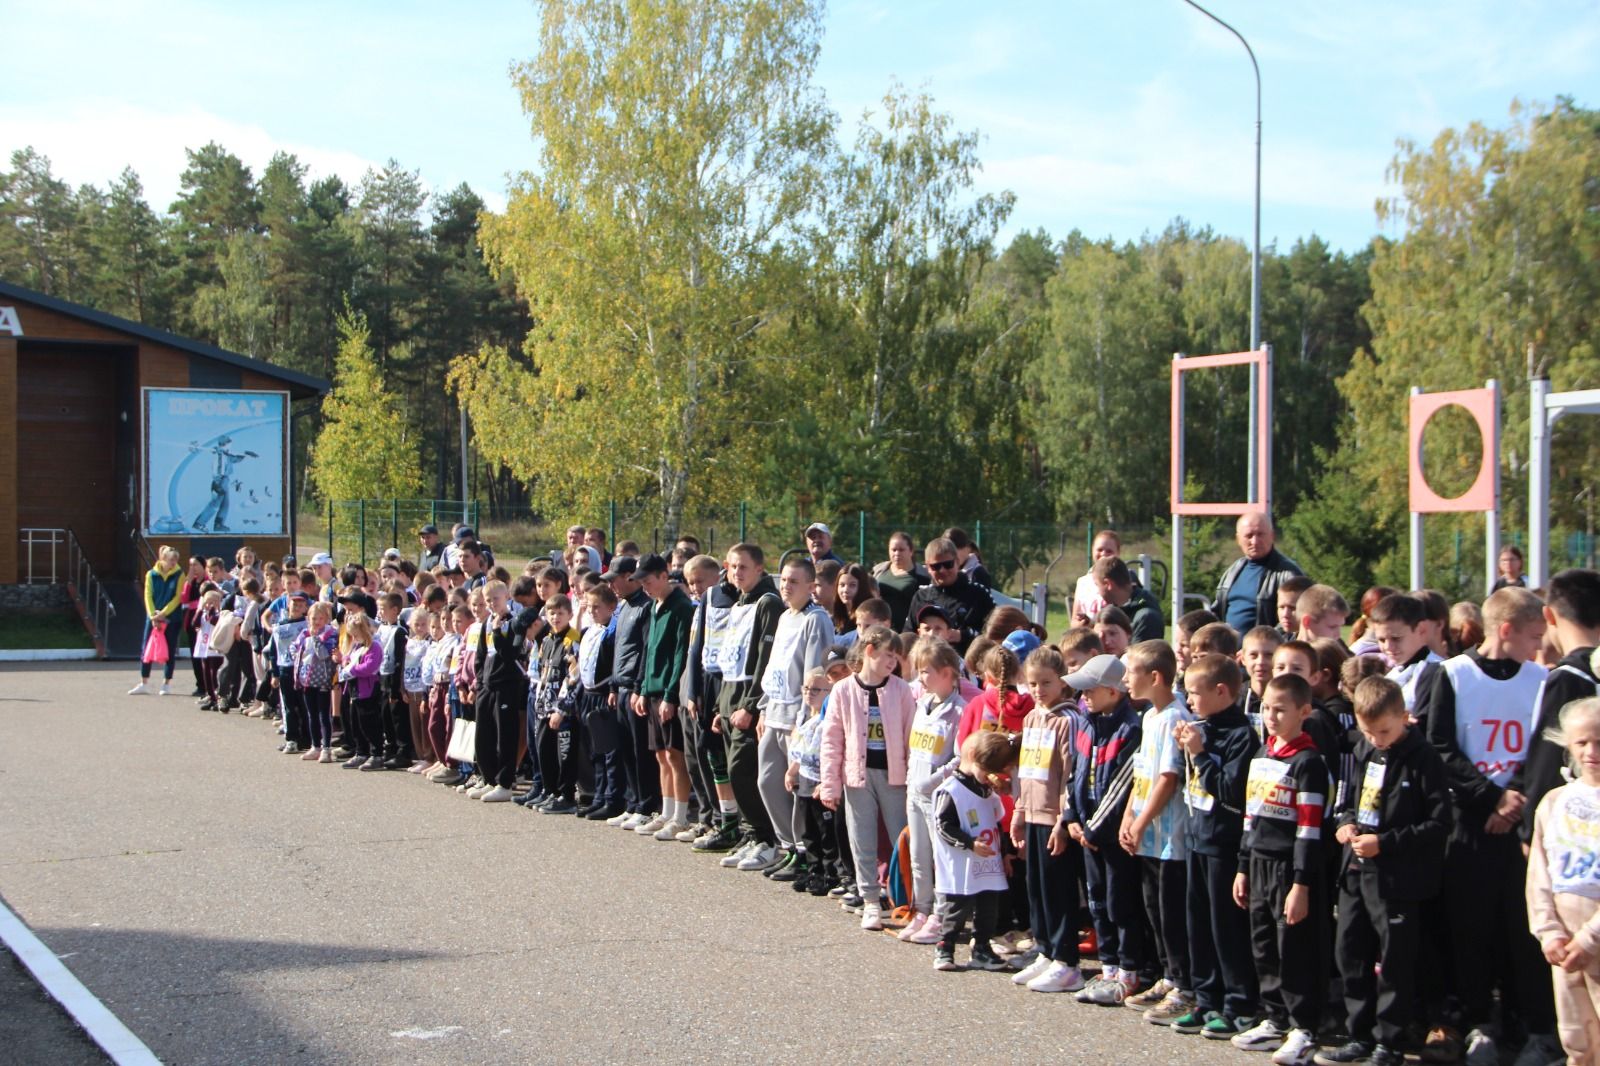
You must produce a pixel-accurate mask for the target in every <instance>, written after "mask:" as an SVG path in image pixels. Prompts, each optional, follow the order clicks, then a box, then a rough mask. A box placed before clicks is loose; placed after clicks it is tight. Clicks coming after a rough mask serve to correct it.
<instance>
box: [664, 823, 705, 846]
mask: <svg viewBox="0 0 1600 1066" xmlns="http://www.w3.org/2000/svg"><path fill="white" fill-rule="evenodd" d="M708 832H710V830H708V829H707V828H706V827H705V825H704V824H701V825H691V826H687V827H686V828H684V830H683V831H682V832H680V833H679V834H678V835H677V836H675V837H673V838H672V839H674V840H676V841H677V842H678V843H680V844H693V843H694V842H695V841H697V840H699V839H700V838H701V837H703V836H705V835H706V833H708Z"/></svg>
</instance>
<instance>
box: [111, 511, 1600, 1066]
mask: <svg viewBox="0 0 1600 1066" xmlns="http://www.w3.org/2000/svg"><path fill="white" fill-rule="evenodd" d="M817 529H821V530H822V531H823V532H824V533H826V527H825V526H814V527H812V528H811V529H809V530H808V531H807V537H808V541H812V533H813V530H817ZM953 532H959V531H953ZM423 533H424V534H432V535H433V539H434V541H436V540H437V531H436V530H433V529H432V527H428V528H426V529H425V530H424V531H423ZM458 533H459V531H458ZM909 544H910V539H909V538H908V537H906V536H905V535H904V534H896V535H895V537H894V538H892V539H891V542H890V545H891V550H892V551H893V552H898V554H895V555H894V556H893V557H892V560H891V563H889V564H884V565H883V566H880V567H879V568H878V572H879V573H880V574H888V575H890V576H891V577H894V576H897V575H899V576H904V575H909V574H918V573H920V574H921V575H922V579H921V580H922V584H921V585H920V586H917V585H915V584H914V583H908V582H905V581H901V582H899V584H898V585H897V587H896V592H895V596H894V601H895V602H894V603H893V604H891V603H890V602H888V601H887V600H885V599H884V598H881V597H880V596H879V595H878V586H877V583H876V580H875V577H874V574H873V573H872V572H871V571H868V570H867V569H865V568H863V567H860V566H842V565H840V563H839V561H838V560H837V559H836V558H835V557H833V556H832V555H831V551H829V550H828V545H826V544H823V545H822V548H823V550H822V551H820V552H818V551H816V544H815V543H814V542H813V543H812V548H813V551H812V553H811V554H798V553H795V554H791V555H786V556H785V557H784V559H783V560H782V561H781V563H780V565H778V566H776V568H775V569H776V573H775V574H774V573H769V572H768V559H767V556H766V554H765V553H764V552H763V550H762V549H761V548H760V547H759V546H758V545H755V544H736V545H734V546H733V547H732V548H730V549H728V551H727V552H726V553H725V555H724V557H723V558H721V559H717V558H713V557H711V556H709V555H706V554H703V553H701V552H700V550H699V545H698V543H697V542H695V541H694V540H693V538H684V540H682V541H680V542H679V543H678V545H677V546H676V547H675V548H674V550H673V551H672V553H671V555H670V556H669V557H663V556H661V555H657V554H645V553H640V552H639V551H638V550H637V548H636V546H634V545H633V544H631V543H629V542H624V543H623V544H621V545H618V550H617V552H616V554H615V555H612V554H611V553H610V552H608V551H607V550H606V546H605V540H604V537H603V535H601V531H599V530H593V529H587V530H586V529H584V528H583V527H574V528H573V529H571V530H569V531H568V543H567V547H566V550H565V551H564V552H559V553H552V556H551V558H550V559H548V560H546V559H539V560H535V561H534V562H533V563H530V564H529V565H528V566H527V567H526V568H525V569H524V570H523V571H522V572H521V573H520V574H515V575H513V574H512V573H511V572H509V571H508V570H507V569H506V568H505V567H503V566H500V565H497V564H496V563H495V561H494V558H493V555H492V553H491V552H489V550H488V549H487V548H486V547H485V546H484V545H482V544H480V543H478V542H477V540H476V539H475V538H474V537H473V535H472V533H471V531H470V530H467V531H465V534H464V535H458V536H457V537H456V538H454V539H453V540H452V542H451V543H450V544H448V545H445V546H444V547H443V548H442V550H441V549H438V548H437V547H436V546H435V544H434V543H430V541H429V540H428V539H427V537H425V539H424V546H425V549H426V551H425V555H424V561H425V562H429V563H431V565H430V566H429V567H428V568H426V569H419V568H418V567H417V566H416V565H415V564H413V563H412V562H411V561H410V560H408V559H404V558H402V557H401V555H400V553H399V552H398V551H397V550H394V549H391V550H390V551H389V552H386V553H385V556H384V558H383V559H382V560H381V561H380V563H379V565H378V567H377V569H376V570H372V571H369V570H368V569H367V568H366V567H365V566H363V565H361V564H350V565H347V566H345V567H344V568H343V569H342V570H336V569H335V567H334V564H333V560H332V559H331V558H329V557H328V556H327V555H325V554H323V555H318V556H316V557H314V558H313V559H312V560H311V562H310V565H309V566H306V567H304V568H300V567H297V566H295V565H293V563H292V561H289V560H286V561H285V563H284V564H282V565H279V564H274V563H267V564H265V565H263V564H261V563H260V562H259V561H258V560H257V559H256V558H255V557H254V555H253V554H251V553H250V552H249V550H248V549H243V550H241V551H240V553H239V555H238V557H237V558H236V559H235V560H234V561H233V565H232V566H231V567H230V566H229V565H228V564H227V563H226V562H225V561H224V560H222V559H216V558H213V559H192V560H190V562H189V569H188V573H187V575H185V574H184V572H183V571H182V569H181V568H180V566H179V564H178V557H177V555H176V553H174V552H172V551H171V549H168V548H163V549H162V550H161V553H160V558H159V559H158V561H157V563H156V565H155V566H154V567H152V569H151V571H150V574H149V575H148V577H147V580H146V596H145V606H146V610H147V615H148V619H149V624H148V625H147V629H146V654H145V656H144V661H143V663H142V665H141V679H140V682H139V684H138V685H136V686H135V687H134V689H133V693H134V694H141V693H145V692H148V691H149V685H150V684H151V682H150V680H149V677H150V674H151V671H152V668H153V666H155V665H157V664H161V663H164V664H165V665H164V671H163V672H164V681H163V683H162V685H161V689H160V691H161V692H162V693H166V692H169V691H170V681H171V677H172V673H173V663H174V661H175V660H176V658H177V655H176V649H177V648H178V647H180V645H179V644H178V641H179V640H180V639H181V640H182V641H183V642H184V643H183V644H182V645H181V646H184V647H187V648H189V649H190V650H191V652H192V662H193V669H194V671H195V675H194V676H195V686H196V687H195V692H196V695H197V696H198V698H199V700H200V707H201V708H202V709H205V710H214V711H219V712H222V713H229V712H231V711H235V710H240V711H242V712H243V713H244V714H246V715H249V716H252V717H266V718H271V719H274V720H276V721H277V722H278V732H279V733H280V734H281V737H282V739H281V743H280V750H281V751H283V752H284V753H285V754H289V755H298V756H299V757H300V759H302V760H304V761H308V762H319V763H335V762H337V763H339V764H340V765H341V766H343V767H344V768H345V769H351V770H357V771H363V772H372V771H383V770H392V771H407V772H410V773H413V774H416V775H418V776H419V777H422V778H424V779H426V780H429V781H432V782H436V783H438V784H440V785H443V786H445V787H448V788H451V789H453V790H455V791H456V792H458V793H460V794H461V795H463V796H465V797H467V798H470V799H473V800H477V801H481V802H484V803H502V802H505V803H514V804H516V805H518V806H521V807H524V808H526V809H528V810H530V811H536V812H539V813H541V814H547V815H566V816H569V817H572V816H576V817H578V818H581V819H585V820H587V821H590V822H593V823H595V824H596V825H597V826H609V827H616V828H620V829H622V830H625V831H632V832H633V833H634V834H636V835H639V836H648V837H650V838H653V839H654V840H656V841H661V842H682V843H684V844H686V845H688V846H689V847H690V848H691V849H692V850H693V851H695V852H699V853H706V854H712V855H715V856H718V857H719V861H720V864H721V866H723V867H727V868H731V869H734V870H738V871H746V872H759V873H762V874H763V875H764V876H765V877H766V878H767V879H769V880H771V881H772V882H774V883H778V884H788V885H790V886H791V887H792V888H793V890H794V891H795V892H800V893H809V894H810V895H812V896H816V897H832V898H834V899H837V900H838V901H839V902H840V905H841V906H842V907H843V909H844V910H846V911H848V912H851V913H852V914H853V915H855V916H857V920H858V921H859V925H860V927H861V928H862V929H865V930H885V929H887V930H889V931H891V932H892V934H893V936H894V937H895V938H896V939H897V940H899V941H900V942H902V943H906V944H920V945H927V946H930V947H932V948H933V961H934V965H935V967H936V968H937V969H939V970H953V969H962V968H965V969H979V970H994V971H1005V972H1006V973H1008V974H1009V975H1010V979H1011V981H1012V982H1014V983H1015V984H1017V985H1018V986H1021V987H1023V988H1025V989H1027V990H1029V991H1033V992H1039V993H1058V994H1061V993H1065V994H1068V995H1070V996H1071V997H1072V998H1073V999H1075V1000H1076V1001H1078V1002H1082V1003H1087V1004H1096V1005H1101V1006H1119V1005H1120V1006H1124V1007H1128V1008H1133V1009H1135V1010H1137V1011H1139V1012H1140V1014H1141V1015H1142V1017H1143V1018H1144V1019H1145V1020H1146V1021H1148V1022H1150V1023H1152V1024H1155V1025H1159V1026H1164V1027H1167V1028H1169V1029H1170V1030H1171V1031H1173V1032H1174V1033H1176V1034H1199V1035H1202V1036H1204V1037H1207V1038H1211V1039H1217V1040H1228V1041H1231V1042H1232V1044H1233V1045H1234V1046H1235V1047H1237V1048H1239V1049H1241V1050H1244V1051H1254V1052H1265V1053H1270V1055H1271V1060H1272V1062H1274V1063H1277V1064H1280V1066H1297V1064H1303V1063H1310V1062H1313V1061H1315V1062H1317V1063H1321V1064H1325V1066H1331V1064H1342V1063H1374V1064H1378V1066H1388V1064H1398V1063H1401V1062H1402V1061H1403V1056H1404V1054H1406V1053H1407V1052H1408V1051H1409V1052H1416V1053H1419V1054H1420V1055H1421V1057H1422V1059H1423V1061H1426V1062H1449V1061H1456V1060H1464V1061H1466V1062H1468V1063H1470V1064H1472V1066H1486V1064H1489V1063H1499V1062H1501V1055H1502V1053H1503V1052H1504V1053H1505V1054H1506V1055H1507V1056H1510V1054H1511V1052H1512V1051H1518V1053H1517V1055H1516V1056H1515V1061H1516V1062H1517V1063H1518V1064H1519V1066H1543V1064H1546V1063H1555V1062H1568V1063H1574V1064H1577V1063H1585V1064H1597V1063H1600V698H1596V697H1597V693H1600V685H1597V682H1596V663H1595V661H1594V660H1595V645H1596V644H1597V643H1600V574H1597V573H1596V572H1594V571H1588V570H1567V571H1563V572H1561V573H1559V574H1557V575H1555V576H1554V577H1553V578H1552V579H1551V580H1550V582H1549V584H1548V586H1547V587H1546V588H1544V589H1541V590H1529V589H1527V588H1525V587H1522V586H1521V585H1520V584H1518V583H1516V582H1514V581H1508V582H1506V583H1505V585H1504V587H1500V588H1498V589H1497V590H1496V591H1494V592H1493V593H1492V594H1491V595H1490V596H1489V597H1488V598H1487V599H1486V600H1485V601H1484V602H1483V603H1482V605H1481V607H1480V606H1479V605H1475V604H1456V605H1454V607H1452V606H1451V605H1450V604H1449V603H1448V602H1447V601H1446V600H1445V599H1444V598H1443V597H1442V596H1440V595H1438V594H1437V593H1434V592H1429V591H1423V590H1418V591H1413V592H1407V591H1400V590H1395V589H1387V588H1376V589H1371V590H1367V591H1366V594H1365V595H1363V596H1362V597H1361V600H1360V608H1359V616H1358V617H1357V618H1356V619H1355V624H1354V627H1353V629H1352V630H1351V632H1350V634H1349V644H1348V645H1347V644H1346V643H1345V640H1346V637H1345V631H1344V626H1345V624H1346V622H1347V620H1348V615H1349V614H1350V613H1351V612H1350V610H1349V608H1348V606H1347V603H1346V601H1345V599H1344V597H1343V596H1342V595H1341V594H1340V593H1339V592H1338V591H1337V590H1335V589H1333V588H1330V587H1328V586H1325V585H1317V584H1313V583H1312V582H1310V581H1309V580H1306V579H1304V578H1299V577H1294V576H1290V577H1287V578H1285V579H1284V580H1282V581H1281V582H1279V583H1278V584H1277V588H1276V593H1275V595H1276V600H1275V603H1276V606H1277V615H1276V616H1275V617H1273V618H1270V619H1258V621H1259V623H1260V624H1256V625H1254V626H1252V627H1250V628H1247V629H1246V630H1245V631H1244V632H1239V631H1237V630H1236V629H1235V628H1233V627H1232V626H1230V625H1229V624H1227V623H1226V622H1223V621H1220V620H1219V619H1218V616H1217V615H1216V614H1213V613H1212V612H1210V611H1205V610H1201V611H1195V612H1191V613H1190V614H1187V615H1184V616H1183V617H1182V618H1179V619H1178V620H1177V621H1176V623H1175V625H1174V626H1173V627H1172V630H1171V640H1170V641H1169V640H1167V639H1162V638H1160V637H1150V636H1148V635H1146V634H1147V633H1148V627H1149V616H1148V614H1147V613H1146V612H1147V611H1148V609H1149V608H1148V606H1135V605H1139V604H1144V603H1145V601H1146V598H1147V594H1145V593H1144V590H1142V589H1137V588H1136V589H1135V592H1134V593H1132V594H1130V593H1129V592H1128V591H1127V581H1128V580H1129V578H1128V577H1127V571H1126V568H1125V567H1123V566H1122V565H1121V561H1120V560H1119V559H1117V558H1116V550H1115V545H1109V550H1105V551H1099V549H1100V548H1101V547H1102V545H1101V544H1100V543H1098V542H1097V545H1096V547H1097V559H1096V562H1095V564H1094V567H1093V569H1092V570H1091V574H1090V575H1088V578H1089V579H1090V580H1089V582H1088V585H1087V586H1085V584H1084V583H1083V582H1080V584H1079V592H1080V596H1083V597H1085V598H1086V599H1087V598H1088V597H1090V596H1095V595H1102V594H1103V595H1104V597H1105V598H1104V600H1103V601H1097V602H1079V603H1077V604H1076V605H1075V607H1074V614H1073V617H1074V620H1075V624H1074V625H1073V626H1072V628H1070V629H1068V630H1067V631H1066V632H1065V633H1064V634H1061V635H1059V637H1058V638H1057V639H1056V640H1055V642H1054V643H1047V642H1046V640H1045V633H1044V632H1043V630H1042V628H1041V627H1040V626H1038V625H1035V624H1032V623H1030V622H1029V620H1028V618H1027V616H1026V615H1024V614H1023V613H1022V612H1021V611H1018V610H1015V609H1014V608H1008V607H998V608H997V607H995V606H994V604H993V600H992V599H991V597H990V595H989V593H988V592H987V590H986V589H985V588H984V586H983V585H982V584H981V583H980V582H978V581H977V580H975V579H974V578H973V577H972V576H971V574H972V573H973V572H974V569H975V568H974V567H973V566H972V565H971V558H970V556H969V557H964V556H963V549H962V547H961V545H960V544H959V542H958V538H954V537H940V538H936V539H935V540H933V541H931V542H930V543H928V544H927V545H926V547H925V549H924V553H923V554H924V561H925V564H926V570H925V571H921V570H919V569H918V568H917V567H915V566H914V565H913V564H912V563H911V562H910V560H909V553H908V552H907V551H906V549H907V547H908V546H909ZM967 550H968V552H969V553H970V550H971V549H970V547H969V548H968V549H967ZM976 569H981V565H980V566H979V567H977V568H976ZM1271 602H1273V601H1270V600H1269V601H1268V604H1269V605H1270V604H1271ZM1125 608H1130V609H1132V610H1133V612H1134V613H1137V614H1139V616H1140V618H1139V622H1138V627H1139V628H1140V629H1141V630H1142V631H1143V632H1141V633H1140V636H1141V637H1143V639H1134V629H1135V624H1134V623H1133V621H1132V619H1131V617H1130V610H1129V609H1125ZM963 949H964V954H965V958H964V959H962V958H959V957H958V956H959V955H960V954H962V953H963ZM1085 957H1089V958H1092V960H1093V961H1094V962H1096V963H1097V965H1096V966H1095V967H1094V968H1093V969H1092V970H1091V971H1088V972H1086V968H1085V967H1083V966H1082V962H1083V961H1084V959H1085ZM1518 1049H1520V1050H1518Z"/></svg>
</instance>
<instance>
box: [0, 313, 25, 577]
mask: <svg viewBox="0 0 1600 1066" xmlns="http://www.w3.org/2000/svg"><path fill="white" fill-rule="evenodd" d="M19 528H20V523H19V522H18V521H17V342H16V341H15V340H13V339H12V338H10V337H0V585H14V584H16V582H17V530H18V529H19Z"/></svg>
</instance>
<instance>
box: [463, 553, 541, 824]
mask: <svg viewBox="0 0 1600 1066" xmlns="http://www.w3.org/2000/svg"><path fill="white" fill-rule="evenodd" d="M488 592H489V617H488V618H487V619H485V620H484V622H483V624H482V625H481V626H480V627H479V629H478V645H477V647H476V648H475V649H474V653H475V654H476V656H477V660H476V665H477V672H478V687H479V688H480V689H481V690H482V692H483V695H481V696H480V697H479V698H478V743H477V758H478V772H479V773H480V774H482V775H483V782H484V785H485V786H498V788H499V789H503V790H504V791H505V792H506V793H509V792H510V791H511V786H512V785H513V784H515V783H516V779H517V757H518V750H519V748H520V747H521V744H522V739H523V737H524V735H525V726H524V723H523V714H524V713H525V711H526V707H527V702H528V679H527V677H526V676H525V675H524V674H523V669H524V668H523V665H522V656H523V651H524V646H523V643H522V640H521V638H520V637H519V636H518V635H517V633H516V632H515V630H514V629H513V625H512V623H513V616H512V614H511V612H510V608H509V605H508V604H509V600H510V598H511V597H510V593H509V591H508V590H507V589H506V587H505V585H504V584H503V583H501V582H498V581H496V582H492V583H491V584H490V585H489V587H488ZM505 798H506V799H510V798H511V797H510V795H506V796H505ZM499 799H500V796H498V795H497V796H496V797H495V800H496V801H498V800H499Z"/></svg>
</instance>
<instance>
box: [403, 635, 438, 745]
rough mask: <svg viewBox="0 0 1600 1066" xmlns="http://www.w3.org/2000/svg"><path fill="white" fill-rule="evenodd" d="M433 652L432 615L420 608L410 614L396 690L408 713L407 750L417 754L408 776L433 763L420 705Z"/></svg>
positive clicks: (425, 723)
mask: <svg viewBox="0 0 1600 1066" xmlns="http://www.w3.org/2000/svg"><path fill="white" fill-rule="evenodd" d="M432 649H433V615H431V614H429V613H428V612H427V611H424V610H422V609H421V608H420V607H419V608H417V609H416V610H414V611H412V612H411V632H410V634H409V635H408V636H407V639H406V661H405V663H404V664H402V667H401V670H402V673H401V678H400V688H401V691H402V692H403V693H405V698H406V707H407V709H408V710H409V711H410V713H411V743H412V744H413V747H412V749H411V750H413V751H415V752H416V753H417V758H416V761H415V762H413V763H412V764H411V766H410V768H409V769H408V771H407V772H408V773H413V774H420V773H421V772H422V771H423V770H425V769H427V767H428V765H429V764H430V763H432V762H433V761H434V759H433V745H432V743H430V742H429V740H428V730H427V722H426V720H425V716H424V711H423V702H424V701H425V700H426V699H427V696H428V681H427V679H426V678H424V677H423V673H424V666H423V664H424V663H426V662H427V659H428V653H429V652H430V651H431V650H432Z"/></svg>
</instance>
